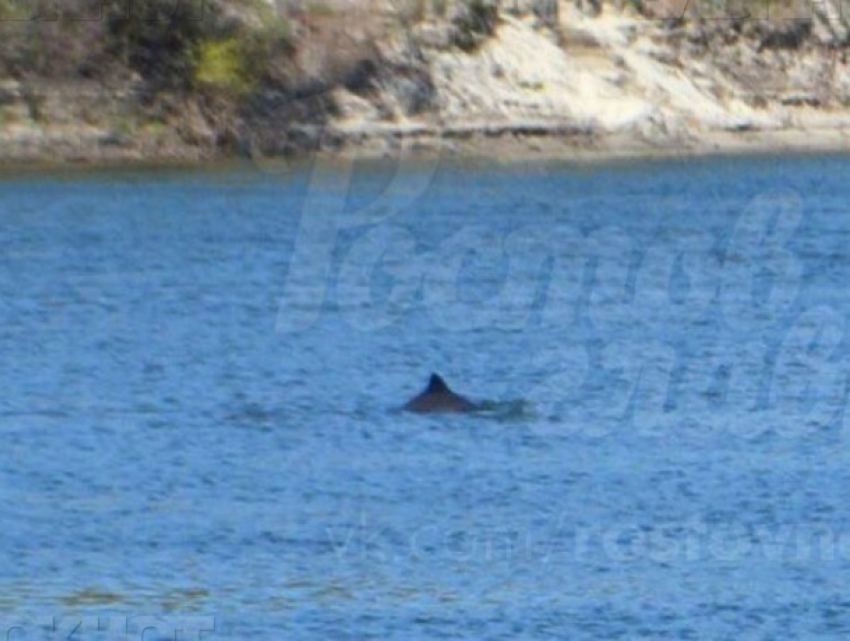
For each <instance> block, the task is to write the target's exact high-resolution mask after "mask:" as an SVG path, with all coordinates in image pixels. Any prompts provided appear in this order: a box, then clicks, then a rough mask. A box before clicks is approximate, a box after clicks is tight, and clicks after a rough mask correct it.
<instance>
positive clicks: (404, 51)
mask: <svg viewBox="0 0 850 641" xmlns="http://www.w3.org/2000/svg"><path fill="white" fill-rule="evenodd" d="M555 6H556V8H557V11H556V12H555V13H554V14H553V15H554V18H552V17H551V16H550V18H549V19H548V20H542V19H541V17H540V16H539V15H537V14H535V13H534V12H533V11H521V10H520V11H514V12H507V11H501V12H500V13H498V16H497V19H494V22H493V24H492V25H489V27H487V29H483V32H482V33H479V34H478V41H476V42H475V44H474V46H470V47H466V46H463V47H461V46H458V44H457V26H456V23H457V22H458V20H459V19H458V18H457V16H455V17H454V18H453V19H446V18H435V17H433V16H432V17H424V18H420V19H419V20H418V21H416V22H411V21H410V20H407V21H406V22H404V24H403V26H400V25H401V23H400V22H399V23H393V22H392V21H387V20H384V21H383V22H380V21H379V23H380V26H377V27H376V26H375V24H376V22H375V21H368V20H364V19H363V18H362V16H360V17H358V16H357V15H353V14H352V15H348V14H345V12H344V10H343V9H339V13H333V12H330V13H327V14H322V15H321V16H316V15H309V16H306V17H304V16H302V17H301V18H300V20H301V21H302V24H301V31H300V32H299V31H297V30H295V33H296V35H295V36H288V37H290V38H291V41H292V42H291V43H290V44H288V45H287V46H288V47H290V49H289V50H288V51H290V53H288V54H287V55H288V56H289V59H288V62H287V64H289V65H290V67H291V69H296V70H297V73H296V72H294V71H292V70H291V69H290V68H289V67H288V69H290V70H289V71H287V74H288V75H284V76H278V77H272V76H271V75H269V76H267V77H266V76H264V80H263V81H262V82H261V83H259V84H258V85H257V86H256V87H254V88H253V89H252V90H251V91H250V92H246V91H244V90H243V89H241V88H240V90H239V91H238V92H237V91H235V90H234V89H233V86H234V83H235V82H236V81H235V80H234V79H233V78H234V77H235V76H234V74H235V71H238V70H239V69H240V68H241V67H240V66H239V64H235V66H232V68H230V67H227V65H225V66H224V71H222V70H221V68H220V67H221V65H222V64H223V63H221V61H219V60H217V59H215V60H214V62H215V64H216V65H218V67H216V66H213V67H212V68H213V71H209V70H206V71H204V74H205V75H204V74H200V73H199V72H197V71H196V72H195V76H197V77H203V78H210V77H212V78H213V79H214V80H215V81H216V82H217V83H218V84H217V85H215V86H214V87H212V88H210V87H209V86H207V85H204V84H203V83H201V84H199V85H198V87H197V88H196V89H191V90H190V89H185V88H184V89H183V90H181V91H175V90H168V91H160V93H157V94H155V95H154V97H153V98H152V97H151V83H150V81H148V80H146V79H145V78H143V77H142V76H140V75H139V74H138V73H131V74H129V75H126V76H124V77H122V78H123V79H121V80H120V81H116V80H115V79H110V81H108V82H107V81H105V80H104V79H103V78H101V79H99V80H92V79H80V78H73V77H71V78H69V79H65V80H61V81H59V80H56V79H52V80H45V79H43V78H33V77H25V78H19V79H16V78H9V79H5V80H0V163H3V164H5V165H10V164H16V165H18V164H29V163H37V164H45V163H46V164H69V163H70V164H99V165H100V164H111V163H122V164H126V163H131V164H135V163H144V164H162V163H168V164H172V163H176V164H186V163H190V164H191V163H209V162H219V161H222V160H226V159H234V158H240V159H253V160H254V161H256V162H258V163H263V162H267V161H269V160H273V159H276V158H298V157H305V156H308V155H311V154H314V153H320V154H324V155H330V156H333V155H341V156H350V155H357V156H362V157H392V156H398V155H400V154H412V155H433V154H439V155H444V154H445V155H450V156H458V157H469V158H487V159H491V160H498V161H506V162H510V161H512V160H516V161H524V160H528V159H535V158H537V159H564V160H576V161H585V160H586V161H597V160H602V159H606V158H640V157H659V156H698V155H705V154H739V153H747V154H749V153H791V152H793V153H811V152H836V151H839V152H840V151H850V107H848V105H850V69H848V64H847V58H846V53H845V44H844V41H843V40H841V41H839V40H840V39H841V38H845V37H846V33H845V34H844V35H842V33H843V32H841V30H840V28H839V27H841V25H840V24H838V25H837V26H836V25H832V26H830V23H829V21H828V20H826V19H820V20H819V19H818V16H817V15H814V14H813V15H811V16H803V17H800V16H796V17H794V19H785V20H774V21H769V20H755V19H747V20H737V21H732V20H725V21H723V20H714V21H709V20H705V19H703V18H701V17H699V16H691V17H689V18H688V19H686V20H685V19H682V20H670V19H669V18H664V17H663V16H662V15H660V14H659V11H660V9H658V8H657V7H656V8H655V9H648V8H646V6H644V8H643V11H642V12H638V11H637V10H635V8H634V7H633V6H631V5H630V6H628V7H616V6H609V5H604V6H601V10H599V8H596V9H594V10H592V11H588V10H587V9H586V8H581V7H579V6H577V5H576V4H574V3H573V2H559V3H557V5H555ZM494 15H495V14H494ZM452 20H454V22H453V21H452ZM305 25H306V26H305ZM341 25H342V26H345V25H366V26H362V27H352V28H350V29H347V30H344V31H343V30H341V28H342V27H341ZM358 29H359V30H358ZM453 29H454V31H453ZM299 33H300V35H298V34H299ZM333 41H339V42H341V45H340V46H341V49H342V50H344V51H345V52H346V54H345V56H344V58H345V59H344V60H343V61H342V62H341V61H340V56H342V55H343V54H337V57H336V58H333V59H330V58H329V57H328V56H329V54H328V49H327V47H329V46H330V43H331V42H333ZM322 43H324V44H322ZM228 64H230V63H228ZM210 65H212V63H209V64H208V66H210ZM216 74H218V75H216ZM222 78H223V80H222ZM187 86H188V85H187Z"/></svg>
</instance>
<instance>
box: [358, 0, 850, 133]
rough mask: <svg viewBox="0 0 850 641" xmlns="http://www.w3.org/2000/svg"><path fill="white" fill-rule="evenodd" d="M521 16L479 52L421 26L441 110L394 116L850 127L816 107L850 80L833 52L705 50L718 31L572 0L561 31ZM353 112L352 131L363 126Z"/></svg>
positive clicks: (503, 123)
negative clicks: (593, 9) (594, 10)
mask: <svg viewBox="0 0 850 641" xmlns="http://www.w3.org/2000/svg"><path fill="white" fill-rule="evenodd" d="M503 9H504V5H503ZM518 13H519V15H514V14H512V13H511V12H508V11H504V10H503V11H502V14H501V19H500V23H499V26H498V28H497V31H496V33H495V35H494V36H493V37H491V38H490V39H488V40H487V41H486V42H485V43H484V44H483V45H482V46H481V47H480V48H478V49H477V50H475V51H473V52H471V53H466V52H462V51H460V50H458V49H455V48H451V47H446V46H445V42H444V41H445V38H443V37H442V34H441V33H439V27H438V26H434V25H433V24H432V25H430V26H429V25H424V26H420V27H418V29H419V31H418V33H419V34H424V37H421V38H420V39H419V43H420V46H421V47H422V52H423V53H422V55H423V57H424V59H425V62H426V64H427V66H428V70H429V74H430V77H431V79H432V82H433V85H434V100H433V109H432V110H431V111H430V112H426V113H420V114H418V115H416V116H412V117H409V118H408V117H407V116H405V114H403V113H395V114H394V121H395V122H396V123H398V125H399V126H402V125H404V126H409V125H410V124H411V123H417V124H420V125H421V126H422V127H425V128H428V127H431V128H433V129H434V130H439V129H440V128H443V129H444V130H446V129H454V130H464V131H474V130H475V129H476V128H478V129H480V130H481V131H492V130H493V128H496V129H498V130H499V131H510V130H511V129H512V128H514V129H516V130H517V131H521V130H523V129H527V128H537V129H539V128H543V129H545V128H547V127H548V128H551V129H552V130H553V131H555V132H557V131H560V130H562V129H566V128H569V127H573V128H578V129H582V130H589V131H592V132H595V133H598V134H600V135H614V136H616V135H631V136H634V137H637V138H639V139H642V140H647V141H650V142H651V141H656V142H658V144H669V143H670V142H671V141H677V140H681V141H690V142H693V143H696V144H699V143H700V142H702V143H706V144H713V140H714V138H715V137H716V136H717V135H719V134H723V133H724V132H728V133H735V134H737V135H744V134H746V135H750V133H751V132H768V131H774V132H775V131H780V130H785V129H787V128H788V127H789V126H793V127H797V128H801V129H803V130H805V129H809V128H811V129H818V130H820V129H822V128H823V127H837V128H840V129H843V128H850V112H847V111H846V110H842V109H827V110H826V111H824V110H823V109H815V108H814V107H817V106H819V105H821V106H822V105H823V104H826V103H829V100H830V96H827V95H826V94H827V93H830V92H832V93H833V94H834V93H835V92H841V91H843V92H845V93H846V92H847V91H848V88H850V73H848V67H847V64H846V61H845V62H838V63H835V61H833V63H830V62H829V60H830V59H829V55H828V54H825V53H824V52H823V50H812V49H811V48H807V47H803V48H799V49H793V50H792V49H788V50H783V49H781V48H780V49H765V50H763V51H762V50H761V49H760V47H759V46H758V42H757V40H756V39H753V38H750V39H749V40H747V39H746V38H744V37H743V36H742V37H740V38H737V39H735V38H732V39H731V40H730V41H729V42H723V43H718V44H717V46H699V45H695V44H692V43H693V42H695V41H698V40H699V38H701V37H714V38H716V37H718V36H717V33H718V30H715V31H714V32H711V33H709V35H707V36H705V35H704V34H705V33H708V32H705V31H704V27H701V26H699V24H697V25H691V26H689V30H690V31H686V30H684V29H681V30H680V31H679V32H678V33H676V32H673V31H671V28H670V27H669V26H665V25H664V24H663V23H662V22H661V21H658V20H652V19H648V18H646V17H642V16H639V15H637V14H635V13H634V12H631V11H628V10H619V11H618V10H616V9H615V8H613V7H611V6H610V5H607V4H606V5H604V10H603V11H602V12H601V13H600V14H598V15H595V16H590V15H587V14H586V13H584V12H582V11H580V10H579V9H577V8H576V6H575V4H574V3H573V2H567V1H561V2H560V4H559V5H558V10H557V17H558V20H559V24H560V26H559V28H557V29H550V28H547V27H546V26H545V25H544V24H543V23H541V21H540V20H539V18H538V17H537V16H534V15H530V14H528V12H524V13H523V12H518ZM827 18H829V19H828V20H827ZM823 20H824V21H829V22H830V23H835V24H834V25H833V32H834V33H836V32H837V31H838V30H839V29H840V27H841V25H840V23H839V22H838V20H839V18H838V17H837V16H832V15H830V16H828V17H825V18H824V19H823ZM720 34H721V37H722V36H723V35H724V34H723V33H722V31H720ZM833 97H834V96H833ZM833 102H834V101H833ZM352 111H353V110H349V111H348V113H347V116H348V117H347V118H346V127H347V128H351V127H353V126H355V125H356V122H355V121H354V120H353V119H352V117H351V113H352ZM360 113H361V114H364V116H365V112H364V111H362V110H361V111H360ZM367 121H368V118H364V122H363V124H364V126H365V125H366V124H367Z"/></svg>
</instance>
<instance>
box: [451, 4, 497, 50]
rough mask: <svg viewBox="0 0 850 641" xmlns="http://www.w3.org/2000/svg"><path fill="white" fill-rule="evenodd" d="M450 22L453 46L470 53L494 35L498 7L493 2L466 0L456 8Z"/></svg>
mask: <svg viewBox="0 0 850 641" xmlns="http://www.w3.org/2000/svg"><path fill="white" fill-rule="evenodd" d="M452 22H453V24H454V35H453V37H452V42H453V44H454V45H455V46H457V47H460V48H461V49H463V50H464V51H472V50H474V49H476V48H477V47H478V46H479V45H480V44H481V43H482V42H483V41H484V40H486V39H487V38H489V37H490V36H492V35H493V34H494V33H495V31H496V25H497V24H498V22H499V7H498V5H497V4H496V3H495V2H494V1H493V0H467V1H466V2H465V3H464V4H462V5H460V6H459V7H458V10H457V13H456V14H455V16H454V19H453V21H452Z"/></svg>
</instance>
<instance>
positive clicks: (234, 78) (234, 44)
mask: <svg viewBox="0 0 850 641" xmlns="http://www.w3.org/2000/svg"><path fill="white" fill-rule="evenodd" d="M194 80H195V83H196V84H198V85H199V86H201V87H207V88H210V89H213V90H216V91H220V92H224V93H228V94H234V95H242V94H245V93H247V92H248V91H249V90H250V89H251V86H252V84H253V82H252V80H253V79H252V78H251V77H250V69H249V67H248V64H247V56H246V54H245V50H244V47H243V45H242V43H241V41H240V40H239V39H238V38H227V39H226V40H213V41H207V42H202V43H201V44H200V46H199V47H198V57H197V63H196V65H195V75H194Z"/></svg>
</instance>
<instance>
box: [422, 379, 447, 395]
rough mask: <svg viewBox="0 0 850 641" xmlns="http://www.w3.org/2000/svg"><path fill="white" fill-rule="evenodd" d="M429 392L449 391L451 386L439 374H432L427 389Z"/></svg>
mask: <svg viewBox="0 0 850 641" xmlns="http://www.w3.org/2000/svg"><path fill="white" fill-rule="evenodd" d="M425 391H426V392H428V393H429V394H435V393H440V392H449V391H451V390H450V389H449V386H448V385H446V381H444V380H443V379H442V378H441V377H440V375H439V374H431V379H430V380H429V381H428V389H426V390H425Z"/></svg>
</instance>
